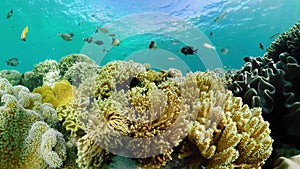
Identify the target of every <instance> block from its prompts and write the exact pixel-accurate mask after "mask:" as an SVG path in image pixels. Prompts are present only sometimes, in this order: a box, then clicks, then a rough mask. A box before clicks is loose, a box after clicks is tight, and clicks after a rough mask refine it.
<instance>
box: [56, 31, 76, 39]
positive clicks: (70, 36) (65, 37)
mask: <svg viewBox="0 0 300 169" xmlns="http://www.w3.org/2000/svg"><path fill="white" fill-rule="evenodd" d="M58 36H60V37H61V38H63V40H65V41H71V40H72V38H73V36H74V34H73V33H58Z"/></svg>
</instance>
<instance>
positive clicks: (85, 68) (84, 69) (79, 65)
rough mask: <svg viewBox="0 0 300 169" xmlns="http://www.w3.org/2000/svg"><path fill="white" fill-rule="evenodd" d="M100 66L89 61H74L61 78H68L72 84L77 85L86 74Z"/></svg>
mask: <svg viewBox="0 0 300 169" xmlns="http://www.w3.org/2000/svg"><path fill="white" fill-rule="evenodd" d="M99 69H100V66H99V65H97V64H96V63H93V62H91V61H88V62H76V63H74V64H73V65H72V66H71V67H70V68H69V69H68V70H67V71H66V72H65V74H64V76H63V77H62V79H65V80H68V81H69V82H70V83H71V84H72V85H73V86H76V87H78V86H79V84H81V83H82V82H83V81H85V80H86V78H87V77H88V76H94V75H96V74H97V73H98V72H99Z"/></svg>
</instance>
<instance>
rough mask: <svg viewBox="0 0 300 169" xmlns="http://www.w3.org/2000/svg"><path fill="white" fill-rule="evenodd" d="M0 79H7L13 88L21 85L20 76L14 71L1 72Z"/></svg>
mask: <svg viewBox="0 0 300 169" xmlns="http://www.w3.org/2000/svg"><path fill="white" fill-rule="evenodd" d="M0 78H5V79H7V80H8V81H9V83H10V84H12V85H13V86H15V85H19V84H20V83H21V74H20V72H18V71H16V70H1V71H0Z"/></svg>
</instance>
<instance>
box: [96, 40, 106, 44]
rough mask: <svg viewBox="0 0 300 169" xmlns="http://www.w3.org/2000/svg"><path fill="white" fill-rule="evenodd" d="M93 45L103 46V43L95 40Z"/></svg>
mask: <svg viewBox="0 0 300 169" xmlns="http://www.w3.org/2000/svg"><path fill="white" fill-rule="evenodd" d="M94 43H95V44H97V45H103V44H104V42H103V41H102V40H96V41H95V42H94Z"/></svg>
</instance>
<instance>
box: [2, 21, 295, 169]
mask: <svg viewBox="0 0 300 169" xmlns="http://www.w3.org/2000/svg"><path fill="white" fill-rule="evenodd" d="M299 30H300V23H297V24H295V25H294V26H293V27H292V28H291V30H289V31H287V32H285V33H282V34H281V35H280V36H278V38H277V39H276V40H275V41H274V42H273V43H272V44H271V46H270V47H269V48H268V49H267V52H266V54H265V55H264V56H263V57H258V58H253V57H249V58H246V59H245V61H246V64H245V65H244V66H243V67H242V68H241V69H240V70H236V71H232V70H231V71H227V72H225V76H220V75H219V74H217V73H216V72H213V71H207V72H189V73H187V75H185V76H183V75H182V73H181V72H180V71H178V70H175V69H169V70H161V71H159V72H157V71H154V70H152V69H151V66H150V65H148V64H140V63H135V62H133V61H126V62H125V61H114V62H110V63H107V64H106V65H104V66H103V67H100V66H99V65H97V64H96V63H95V62H94V61H92V60H91V59H90V58H89V57H88V56H85V55H83V54H70V55H68V56H65V57H63V58H62V59H61V60H60V61H58V62H57V61H54V60H46V61H44V62H41V63H39V64H37V65H35V67H34V69H33V70H32V71H30V72H25V73H24V74H23V75H21V74H20V73H19V72H17V71H8V70H3V71H1V72H0V75H1V78H0V99H1V104H0V142H1V143H0V149H1V153H0V164H1V167H0V168H1V169H11V168H16V169H43V168H45V169H46V168H61V169H76V168H86V169H94V168H118V166H119V165H120V164H119V165H118V164H117V163H122V160H117V161H116V160H115V159H116V158H120V157H121V156H122V155H123V156H125V157H126V158H127V161H130V162H131V163H132V164H131V167H129V168H147V169H148V168H196V169H197V168H202V167H205V168H213V169H217V168H226V169H229V168H262V167H264V165H265V166H269V165H270V164H271V165H273V164H274V165H275V166H279V167H280V166H283V165H291V164H292V165H297V164H294V163H295V161H297V160H299V158H300V157H299V155H298V156H294V155H296V153H294V154H293V153H290V156H294V157H292V158H286V157H281V158H279V157H280V156H282V154H283V153H282V152H281V153H279V151H280V149H281V148H282V147H281V145H283V144H288V143H292V144H294V145H298V144H299V140H300V135H299V130H300V128H299V125H297V124H298V123H297V122H299V121H300V112H299V111H300V107H299V106H300V104H299V99H300V91H299V85H300V84H299V80H298V79H299V76H300V66H299V64H298V62H299V61H300V60H299V57H300V33H299V32H300V31H299ZM141 140H143V141H141ZM298 146H299V145H298ZM298 154H299V152H298ZM290 156H289V157H290ZM125 157H124V158H125ZM126 158H125V159H126ZM270 158H271V159H272V160H270ZM278 158H279V160H277V161H276V162H275V163H274V161H275V160H276V159H278ZM127 165H129V164H127Z"/></svg>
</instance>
